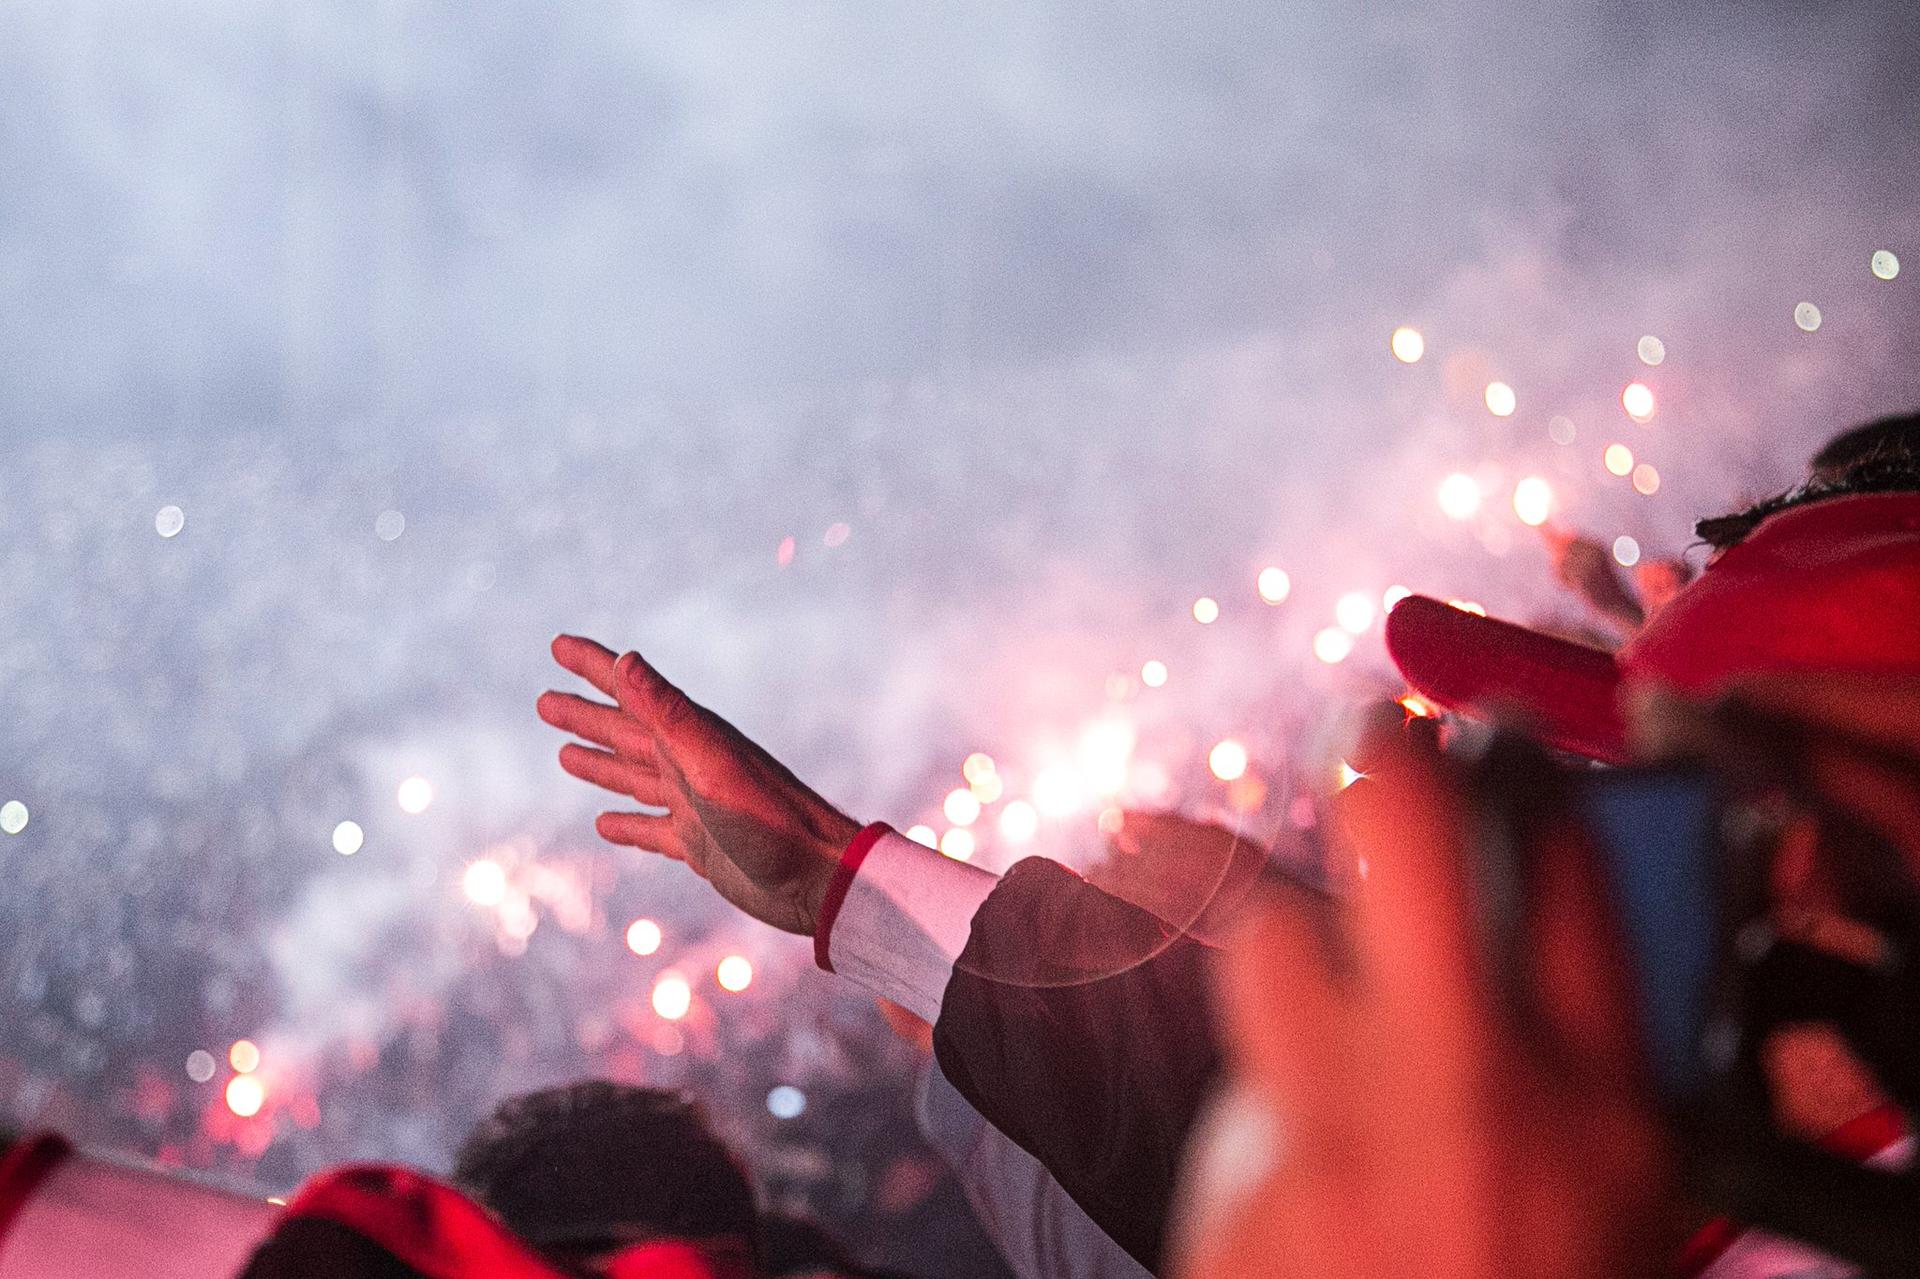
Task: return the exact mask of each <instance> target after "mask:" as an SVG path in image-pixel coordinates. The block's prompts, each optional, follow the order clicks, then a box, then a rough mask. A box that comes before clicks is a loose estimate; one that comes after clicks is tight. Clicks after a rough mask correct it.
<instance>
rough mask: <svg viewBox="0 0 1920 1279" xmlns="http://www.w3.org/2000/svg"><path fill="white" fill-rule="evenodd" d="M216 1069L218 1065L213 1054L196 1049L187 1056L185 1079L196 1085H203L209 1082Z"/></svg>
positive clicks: (202, 1049)
mask: <svg viewBox="0 0 1920 1279" xmlns="http://www.w3.org/2000/svg"><path fill="white" fill-rule="evenodd" d="M218 1069H219V1063H217V1062H215V1061H214V1059H213V1054H212V1053H210V1052H208V1051H207V1050H206V1049H204V1048H196V1049H194V1050H193V1051H192V1052H190V1053H188V1054H187V1078H188V1079H191V1080H193V1082H194V1083H196V1084H204V1083H206V1082H208V1081H209V1080H211V1079H212V1078H213V1075H214V1072H215V1071H216V1070H218Z"/></svg>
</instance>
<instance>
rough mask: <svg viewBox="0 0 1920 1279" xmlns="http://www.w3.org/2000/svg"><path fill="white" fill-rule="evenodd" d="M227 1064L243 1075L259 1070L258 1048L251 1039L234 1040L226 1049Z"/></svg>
mask: <svg viewBox="0 0 1920 1279" xmlns="http://www.w3.org/2000/svg"><path fill="white" fill-rule="evenodd" d="M227 1064H228V1065H229V1066H232V1067H233V1068H234V1069H235V1070H237V1071H239V1072H240V1073H241V1074H243V1075H251V1074H252V1073H253V1072H254V1071H256V1070H258V1069H260V1047H259V1045H257V1044H255V1043H254V1042H253V1041H252V1040H251V1039H236V1040H234V1041H233V1047H231V1048H229V1049H227Z"/></svg>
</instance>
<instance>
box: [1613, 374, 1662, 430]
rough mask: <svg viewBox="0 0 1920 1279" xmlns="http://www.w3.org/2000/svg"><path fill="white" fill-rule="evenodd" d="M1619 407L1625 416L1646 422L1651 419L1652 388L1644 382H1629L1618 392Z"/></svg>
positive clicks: (1652, 404) (1652, 406)
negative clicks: (1624, 412) (1623, 410)
mask: <svg viewBox="0 0 1920 1279" xmlns="http://www.w3.org/2000/svg"><path fill="white" fill-rule="evenodd" d="M1620 407H1621V408H1623V409H1625V410H1626V411H1627V416H1628V417H1630V418H1632V419H1633V420H1634V421H1636V422H1640V423H1646V422H1651V421H1652V420H1653V410H1654V403H1653V388H1652V387H1650V386H1648V385H1647V384H1646V383H1645V382H1629V383H1627V385H1626V389H1625V390H1623V391H1621V392H1620Z"/></svg>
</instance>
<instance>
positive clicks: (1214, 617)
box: [1193, 595, 1220, 626]
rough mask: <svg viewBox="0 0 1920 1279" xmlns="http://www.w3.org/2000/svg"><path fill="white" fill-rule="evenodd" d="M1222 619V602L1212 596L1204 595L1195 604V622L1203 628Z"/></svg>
mask: <svg viewBox="0 0 1920 1279" xmlns="http://www.w3.org/2000/svg"><path fill="white" fill-rule="evenodd" d="M1219 618H1220V601H1218V600H1216V599H1214V598H1213V597H1212V596H1210V595H1202V596H1201V597H1200V598H1199V599H1197V600H1195V601H1194V602H1193V620H1194V621H1196V622H1198V623H1200V625H1202V626H1209V625H1212V624H1213V623H1214V622H1216V621H1218V620H1219Z"/></svg>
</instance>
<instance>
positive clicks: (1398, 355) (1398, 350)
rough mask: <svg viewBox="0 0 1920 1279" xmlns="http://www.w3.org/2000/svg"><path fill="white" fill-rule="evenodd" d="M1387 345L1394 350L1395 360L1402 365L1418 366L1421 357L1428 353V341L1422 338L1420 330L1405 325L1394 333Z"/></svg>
mask: <svg viewBox="0 0 1920 1279" xmlns="http://www.w3.org/2000/svg"><path fill="white" fill-rule="evenodd" d="M1387 345H1388V346H1390V347H1392V349H1393V358H1394V359H1396V360H1398V361H1400V363H1402V364H1417V363H1419V362H1420V357H1421V356H1423V355H1425V354H1426V353H1427V340H1426V339H1425V338H1423V337H1421V336H1420V330H1419V329H1410V328H1407V327H1406V326H1405V325H1402V326H1401V327H1399V328H1397V329H1395V330H1394V331H1393V336H1392V337H1391V338H1389V339H1388V340H1387Z"/></svg>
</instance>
